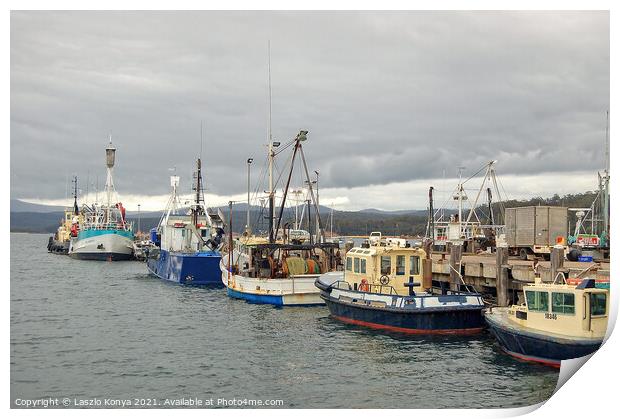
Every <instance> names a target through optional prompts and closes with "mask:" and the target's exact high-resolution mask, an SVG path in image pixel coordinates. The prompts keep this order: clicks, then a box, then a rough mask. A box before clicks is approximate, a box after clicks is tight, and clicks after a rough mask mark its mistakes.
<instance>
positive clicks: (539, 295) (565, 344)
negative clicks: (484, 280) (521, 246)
mask: <svg viewBox="0 0 620 419" xmlns="http://www.w3.org/2000/svg"><path fill="white" fill-rule="evenodd" d="M523 293H524V295H525V302H524V304H522V305H513V306H511V307H494V308H492V309H489V311H487V312H486V313H485V318H486V321H487V323H488V325H489V329H490V330H491V333H492V334H493V335H494V336H495V338H496V339H497V342H498V344H499V346H500V347H501V349H502V350H503V351H504V352H506V353H507V354H509V355H512V356H513V357H515V358H519V359H522V360H525V361H534V362H538V363H542V364H546V365H550V366H553V367H560V364H561V361H562V360H565V359H572V358H580V357H582V356H586V355H589V354H591V353H593V352H595V351H596V350H597V349H598V348H599V347H600V346H601V344H602V343H603V338H604V337H605V332H606V331H607V321H608V318H609V289H604V288H597V287H596V281H595V280H594V279H583V280H582V281H581V282H580V283H579V285H570V284H568V283H565V282H564V281H562V283H542V282H541V281H540V278H537V279H536V281H535V283H534V284H528V285H525V286H524V290H523Z"/></svg>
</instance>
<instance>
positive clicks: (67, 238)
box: [47, 176, 83, 255]
mask: <svg viewBox="0 0 620 419" xmlns="http://www.w3.org/2000/svg"><path fill="white" fill-rule="evenodd" d="M63 215H64V216H63V219H62V220H61V221H60V226H59V227H58V229H57V230H56V233H54V235H53V236H50V238H49V240H48V242H47V250H48V252H50V253H55V254H59V255H66V254H68V253H69V246H70V244H71V238H72V237H75V236H76V235H77V232H78V230H79V225H80V220H81V219H82V218H83V217H82V216H81V214H80V209H79V207H78V204H77V176H74V177H73V207H72V208H67V209H65V211H64V214H63Z"/></svg>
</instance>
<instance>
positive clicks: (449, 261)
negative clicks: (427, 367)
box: [431, 246, 610, 306]
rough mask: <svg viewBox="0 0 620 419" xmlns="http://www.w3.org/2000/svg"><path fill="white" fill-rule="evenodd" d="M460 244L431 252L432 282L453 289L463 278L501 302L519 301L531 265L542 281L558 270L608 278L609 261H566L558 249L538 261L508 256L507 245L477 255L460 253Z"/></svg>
mask: <svg viewBox="0 0 620 419" xmlns="http://www.w3.org/2000/svg"><path fill="white" fill-rule="evenodd" d="M459 248H460V246H458V247H454V248H453V249H451V251H450V252H446V253H433V254H432V255H431V259H432V271H433V282H434V286H436V287H445V288H453V289H454V288H455V287H457V286H458V285H459V284H462V283H463V282H464V283H465V284H466V285H471V286H473V287H475V288H476V290H478V291H479V292H482V293H484V294H491V295H494V296H495V297H496V298H497V304H498V305H500V306H506V305H510V304H518V303H521V302H522V301H521V299H522V298H523V297H522V293H520V292H519V291H521V290H522V289H523V285H524V284H527V283H533V282H534V276H535V272H534V269H536V271H537V272H538V273H539V274H540V277H541V280H542V281H543V282H552V280H553V278H554V276H556V275H558V274H559V273H560V272H561V273H563V274H564V276H565V277H566V278H593V279H596V280H599V281H609V269H610V267H609V262H569V261H566V260H564V255H563V252H562V251H561V249H554V254H552V255H551V260H550V261H538V260H520V259H516V258H509V257H508V252H507V249H502V248H498V249H497V253H494V254H477V255H471V254H470V255H468V254H466V253H465V254H461V253H460V252H459V251H458V249H459ZM556 250H557V251H556ZM459 261H460V263H459ZM451 265H452V266H451ZM453 268H454V269H453ZM459 273H460V277H459V275H458V274H459ZM461 278H462V282H461ZM442 282H443V283H444V284H443V285H442Z"/></svg>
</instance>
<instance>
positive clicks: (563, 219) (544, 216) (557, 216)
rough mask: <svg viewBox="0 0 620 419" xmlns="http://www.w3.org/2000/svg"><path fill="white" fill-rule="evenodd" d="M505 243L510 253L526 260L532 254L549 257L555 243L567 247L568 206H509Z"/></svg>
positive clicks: (506, 216)
mask: <svg viewBox="0 0 620 419" xmlns="http://www.w3.org/2000/svg"><path fill="white" fill-rule="evenodd" d="M505 221H506V227H505V234H506V243H507V245H508V248H509V249H510V253H511V254H513V255H518V256H519V257H520V258H521V259H523V260H527V259H528V256H530V255H538V256H542V257H543V258H545V259H548V258H549V256H550V254H551V249H552V248H553V247H554V246H556V245H561V246H564V247H565V251H566V250H567V249H568V248H567V247H566V243H567V238H568V208H567V207H551V206H538V207H518V208H506V212H505Z"/></svg>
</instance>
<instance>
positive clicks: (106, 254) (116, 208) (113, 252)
mask: <svg viewBox="0 0 620 419" xmlns="http://www.w3.org/2000/svg"><path fill="white" fill-rule="evenodd" d="M115 156H116V148H114V146H113V145H112V140H111V139H110V144H109V145H108V147H107V148H106V166H107V181H106V196H107V202H106V204H104V205H100V204H98V203H95V204H92V205H86V204H85V205H83V206H82V211H81V212H82V217H83V222H82V223H81V224H80V225H79V230H78V231H77V235H76V237H73V238H72V239H71V242H70V244H69V256H71V257H73V258H76V259H89V260H108V261H115V260H128V259H131V258H132V256H133V250H134V246H133V241H134V235H133V229H132V224H131V223H130V222H128V221H127V219H126V218H125V208H124V207H123V204H122V203H121V202H117V203H113V201H112V198H113V194H115V190H114V181H113V178H112V168H113V167H114V160H115Z"/></svg>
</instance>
